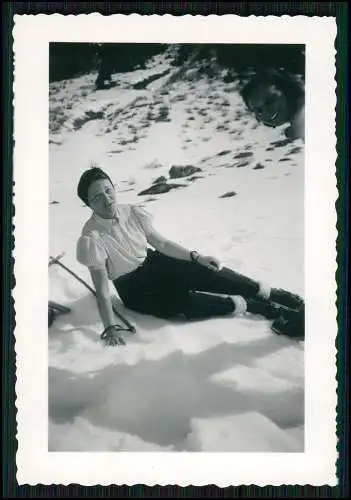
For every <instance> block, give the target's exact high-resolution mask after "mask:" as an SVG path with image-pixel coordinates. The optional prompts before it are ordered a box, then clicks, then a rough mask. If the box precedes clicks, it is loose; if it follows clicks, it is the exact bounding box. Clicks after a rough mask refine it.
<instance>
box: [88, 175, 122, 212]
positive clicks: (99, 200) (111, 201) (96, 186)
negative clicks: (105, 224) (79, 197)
mask: <svg viewBox="0 0 351 500" xmlns="http://www.w3.org/2000/svg"><path fill="white" fill-rule="evenodd" d="M88 202H89V206H90V208H91V209H92V210H93V211H94V212H95V213H96V214H97V215H99V216H100V217H103V218H104V219H111V218H112V217H114V216H115V214H116V193H115V188H114V187H113V186H112V184H111V182H110V181H109V180H108V179H99V180H97V181H94V182H92V183H91V185H90V186H89V189H88Z"/></svg>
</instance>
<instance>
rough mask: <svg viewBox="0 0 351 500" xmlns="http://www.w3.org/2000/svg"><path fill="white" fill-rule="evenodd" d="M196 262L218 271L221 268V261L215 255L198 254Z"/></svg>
mask: <svg viewBox="0 0 351 500" xmlns="http://www.w3.org/2000/svg"><path fill="white" fill-rule="evenodd" d="M197 262H198V263H199V264H201V265H202V266H204V267H207V268H208V269H211V270H212V271H219V270H220V269H221V263H220V261H219V260H218V259H216V257H211V256H206V255H200V256H199V257H198V259H197Z"/></svg>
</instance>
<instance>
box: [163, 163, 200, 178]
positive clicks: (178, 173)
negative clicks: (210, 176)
mask: <svg viewBox="0 0 351 500" xmlns="http://www.w3.org/2000/svg"><path fill="white" fill-rule="evenodd" d="M196 172H202V169H201V168H200V167H194V166H193V165H173V166H172V167H171V168H170V170H169V176H170V178H171V179H178V178H180V177H188V176H189V175H192V174H195V173H196Z"/></svg>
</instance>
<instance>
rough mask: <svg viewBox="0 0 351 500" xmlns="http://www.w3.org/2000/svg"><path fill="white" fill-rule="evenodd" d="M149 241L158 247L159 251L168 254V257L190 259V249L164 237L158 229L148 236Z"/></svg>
mask: <svg viewBox="0 0 351 500" xmlns="http://www.w3.org/2000/svg"><path fill="white" fill-rule="evenodd" d="M148 241H149V243H150V244H151V245H152V246H153V247H154V248H156V250H158V251H159V252H161V253H163V254H164V255H167V256H168V257H173V258H174V259H180V260H186V261H190V260H191V256H190V250H188V249H187V248H185V247H183V246H182V245H179V244H178V243H175V242H174V241H171V240H168V239H165V238H163V236H161V235H160V234H159V233H157V232H156V231H154V232H152V233H151V234H149V236H148Z"/></svg>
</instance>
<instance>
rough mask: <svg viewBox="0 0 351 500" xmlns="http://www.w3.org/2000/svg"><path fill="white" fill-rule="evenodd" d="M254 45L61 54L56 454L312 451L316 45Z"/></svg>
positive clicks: (54, 261) (56, 53) (68, 47)
mask: <svg viewBox="0 0 351 500" xmlns="http://www.w3.org/2000/svg"><path fill="white" fill-rule="evenodd" d="M267 22H268V21H267ZM252 40H253V41H252V42H250V41H249V40H246V41H245V43H244V42H243V41H240V40H238V41H237V42H235V41H233V42H232V43H220V42H219V41H218V40H211V39H210V40H209V42H208V43H205V42H203V41H199V42H196V40H194V41H192V42H191V43H190V42H188V41H185V42H183V41H182V40H179V41H174V42H169V41H160V42H155V41H154V40H152V41H145V42H140V41H136V42H130V41H121V40H118V41H113V40H111V38H109V39H108V40H106V39H104V37H103V34H102V35H101V37H100V38H98V37H97V36H96V35H95V34H94V36H92V37H91V40H89V39H87V37H86V35H85V36H84V37H83V39H82V40H77V39H76V37H72V38H71V39H69V38H68V39H67V37H66V39H64V40H59V39H57V38H56V39H55V38H54V39H52V40H51V39H50V40H49V41H48V44H47V46H46V61H47V72H46V74H45V75H46V78H47V81H46V82H44V83H43V86H44V87H43V88H46V89H47V90H48V94H47V96H46V98H47V102H46V106H47V108H46V109H47V112H46V114H45V116H46V118H47V120H46V124H45V125H44V126H43V127H42V129H41V130H45V126H46V135H45V136H44V139H46V146H45V145H44V147H46V148H47V153H46V161H47V167H46V168H47V174H46V176H47V177H46V179H47V182H46V185H47V188H48V191H47V193H46V195H45V196H44V200H45V202H46V207H45V210H46V211H47V215H46V223H45V224H46V226H45V227H47V231H48V235H47V238H48V239H47V248H48V255H47V265H48V267H47V274H46V283H47V284H46V291H47V301H45V306H44V304H42V305H41V307H40V311H41V320H40V321H41V324H42V325H43V324H44V322H45V324H46V325H47V331H46V333H47V343H46V347H45V348H46V370H47V377H48V378H47V406H46V411H47V424H46V426H45V432H46V436H45V437H46V440H47V452H48V453H49V454H50V453H53V454H55V456H57V454H58V455H61V454H63V455H65V453H71V452H84V453H85V456H92V457H94V456H96V455H94V453H93V454H92V455H89V453H90V452H106V453H115V454H116V455H118V454H119V453H120V452H135V453H136V452H137V453H139V452H140V457H141V458H140V460H143V458H142V457H143V453H144V452H153V453H155V452H158V453H163V454H164V456H165V458H167V456H168V455H170V454H172V453H178V452H183V454H182V455H184V454H185V455H189V454H190V455H191V454H192V453H193V452H197V453H198V452H202V453H208V454H209V455H211V454H212V452H216V453H223V452H225V453H228V452H232V453H235V454H243V456H245V455H247V454H248V453H250V454H251V453H253V454H256V453H258V454H259V455H261V456H264V454H265V453H268V454H275V455H276V454H277V455H276V456H277V460H278V461H279V460H280V459H279V456H281V460H285V458H283V457H288V458H287V460H290V459H291V460H293V459H294V458H293V457H294V456H296V455H303V454H304V453H305V452H307V451H308V449H309V448H308V446H309V444H308V443H309V441H308V440H307V431H308V429H310V428H311V420H310V419H309V417H308V413H307V412H308V408H309V402H308V401H307V403H306V398H307V397H308V396H309V395H310V392H311V391H310V390H309V389H308V388H307V389H306V374H309V376H310V374H311V370H312V368H311V367H312V365H308V361H307V360H306V349H305V343H306V345H307V344H308V342H309V339H310V342H311V339H312V338H314V337H313V334H312V333H311V332H310V329H309V328H307V322H306V316H307V315H308V314H309V301H312V302H311V308H312V309H310V314H312V312H311V311H316V308H317V309H318V308H319V307H320V305H321V303H323V302H318V297H317V299H314V298H313V297H315V296H314V295H313V294H314V292H313V291H312V289H311V285H310V282H308V279H307V278H306V272H307V271H306V270H309V266H308V265H306V251H310V247H309V243H308V241H307V239H306V228H308V227H311V221H310V222H308V220H307V214H308V204H309V202H310V200H311V199H312V198H311V197H313V195H312V194H311V195H310V194H309V187H308V186H310V184H308V183H309V182H310V180H309V179H310V177H309V176H308V175H307V173H306V165H307V158H308V161H311V149H308V148H309V143H308V137H309V136H308V133H307V124H308V114H307V111H306V109H307V108H306V101H307V87H308V84H309V81H308V78H307V77H308V75H309V68H308V64H307V58H306V53H307V50H308V47H307V42H303V37H301V40H302V41H300V42H297V41H295V42H294V41H289V40H288V41H287V40H284V39H282V40H281V41H279V40H278V39H276V40H275V41H274V43H273V42H272V41H271V40H270V41H268V42H267V41H265V40H264V38H263V39H262V41H260V40H259V39H258V40H257V39H255V38H253V39H252ZM331 43H332V41H331ZM312 108H313V107H312ZM34 120H35V119H34ZM322 137H323V132H322ZM313 144H314V143H313V138H312V142H311V148H312V147H313ZM307 150H309V151H310V153H309V156H308V157H307V156H306V151H307ZM318 155H323V152H322V151H319V152H318ZM318 161H319V157H316V158H315V159H313V158H312V162H318ZM32 163H33V162H32ZM34 167H35V166H34V165H33V168H34ZM313 167H316V165H313ZM321 168H322V167H321ZM330 168H331V169H334V168H335V166H334V165H330ZM39 198H40V195H39ZM38 203H39V201H38ZM308 224H309V225H308ZM312 225H313V226H316V225H317V226H318V222H317V221H315V220H314V221H313V222H312ZM308 234H309V237H310V236H311V232H308ZM315 258H318V255H315ZM306 282H308V283H307V286H306ZM313 301H314V302H313ZM46 308H47V314H48V318H47V319H46ZM44 311H45V313H44ZM44 316H45V317H44ZM325 324H326V323H325ZM328 333H329V334H330V335H331V337H332V336H333V332H332V331H329V332H328ZM32 335H34V332H32ZM309 335H310V337H309ZM321 335H322V333H321ZM45 342H46V339H45ZM43 352H44V351H43ZM321 380H322V379H321ZM155 454H156V453H155ZM147 456H148V457H151V458H148V460H152V456H153V454H151V455H150V454H147ZM238 456H241V455H238ZM161 460H162V459H161ZM239 460H241V459H240V458H239Z"/></svg>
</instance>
